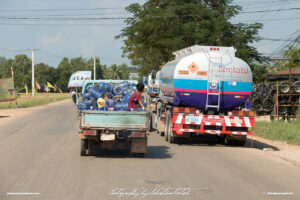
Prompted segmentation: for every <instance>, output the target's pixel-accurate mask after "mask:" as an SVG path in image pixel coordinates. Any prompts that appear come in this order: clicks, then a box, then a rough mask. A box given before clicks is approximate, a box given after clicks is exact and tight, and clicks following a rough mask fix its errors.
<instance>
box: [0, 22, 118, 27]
mask: <svg viewBox="0 0 300 200" xmlns="http://www.w3.org/2000/svg"><path fill="white" fill-rule="evenodd" d="M0 25H4V26H6V25H7V26H98V27H101V26H102V27H120V26H124V24H41V23H37V24H33V23H26V24H25V23H0Z"/></svg>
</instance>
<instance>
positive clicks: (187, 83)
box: [160, 45, 252, 110]
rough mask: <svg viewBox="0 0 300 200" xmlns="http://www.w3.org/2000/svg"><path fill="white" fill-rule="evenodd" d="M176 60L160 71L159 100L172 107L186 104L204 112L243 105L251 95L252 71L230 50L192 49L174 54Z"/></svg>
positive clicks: (194, 47)
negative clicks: (216, 108) (205, 110)
mask: <svg viewBox="0 0 300 200" xmlns="http://www.w3.org/2000/svg"><path fill="white" fill-rule="evenodd" d="M174 55H175V56H176V57H175V60H173V61H170V62H168V63H166V64H165V65H164V66H163V67H162V68H161V71H160V89H161V93H162V99H164V100H165V101H168V102H170V103H173V104H175V105H179V104H185V105H188V106H195V107H198V108H201V109H206V108H207V105H206V101H207V100H208V104H209V105H217V104H218V101H219V100H218V95H209V96H208V97H207V95H208V94H207V93H216V94H220V109H224V110H228V109H230V108H233V107H236V106H239V105H242V104H243V103H244V102H245V101H246V100H247V99H248V98H249V96H250V95H251V90H252V72H251V69H250V67H249V65H248V64H247V63H246V62H244V61H243V60H241V59H239V58H237V57H235V49H234V48H233V47H211V46H198V45H196V46H192V47H188V48H185V49H182V50H180V51H177V52H174Z"/></svg>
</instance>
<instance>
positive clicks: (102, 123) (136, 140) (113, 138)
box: [78, 80, 150, 157]
mask: <svg viewBox="0 0 300 200" xmlns="http://www.w3.org/2000/svg"><path fill="white" fill-rule="evenodd" d="M99 82H103V80H97V81H92V80H88V81H85V82H84V84H83V88H82V91H85V90H86V88H87V87H90V86H91V85H93V84H97V83H99ZM112 82H113V81H112ZM78 112H79V137H80V139H81V150H80V155H81V156H87V155H93V154H94V150H95V147H96V146H99V147H105V148H107V149H110V150H116V149H118V148H125V149H130V152H131V153H132V155H136V156H141V157H143V156H144V155H145V154H146V153H147V133H148V132H149V121H150V120H149V116H150V114H149V113H148V112H144V111H99V110H79V111H78Z"/></svg>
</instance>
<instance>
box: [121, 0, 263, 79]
mask: <svg viewBox="0 0 300 200" xmlns="http://www.w3.org/2000/svg"><path fill="white" fill-rule="evenodd" d="M231 2H232V0H202V1H201V0H184V1H182V0H180V1H179V0H166V1H162V0H148V1H147V2H146V3H145V4H143V5H140V4H137V3H135V4H131V5H129V6H128V7H126V10H127V11H128V12H130V13H132V14H133V17H132V18H129V19H127V20H125V22H126V24H127V27H126V28H124V29H122V31H121V34H120V35H118V36H116V39H120V38H123V41H124V44H125V45H124V47H123V55H126V56H128V58H129V59H130V60H131V62H132V64H133V65H137V66H139V67H140V73H142V74H144V75H145V74H148V73H150V72H151V70H153V69H154V70H158V69H159V68H160V66H161V65H162V64H164V63H166V62H167V61H168V60H170V59H172V58H173V56H172V52H174V51H176V50H179V49H182V48H185V47H188V46H192V45H196V44H198V45H209V46H211V45H215V46H234V47H235V48H236V49H237V52H236V56H237V57H240V58H241V59H243V60H245V61H246V62H247V63H249V64H252V63H254V62H257V61H258V62H262V61H263V60H264V57H262V56H261V55H260V54H259V53H258V52H257V50H256V49H255V48H254V47H251V46H250V45H249V44H251V43H253V42H254V41H258V40H259V38H258V30H259V29H260V28H261V27H262V24H260V23H254V24H242V23H239V24H232V23H231V22H230V21H229V20H230V19H231V18H232V17H233V16H235V15H237V14H238V12H239V11H240V10H241V8H240V7H239V6H235V5H232V4H231Z"/></svg>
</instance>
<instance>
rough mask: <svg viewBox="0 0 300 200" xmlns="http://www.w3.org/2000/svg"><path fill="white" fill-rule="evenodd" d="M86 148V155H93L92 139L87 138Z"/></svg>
mask: <svg viewBox="0 0 300 200" xmlns="http://www.w3.org/2000/svg"><path fill="white" fill-rule="evenodd" d="M87 150H88V153H87V155H88V156H92V155H94V141H93V140H87Z"/></svg>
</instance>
